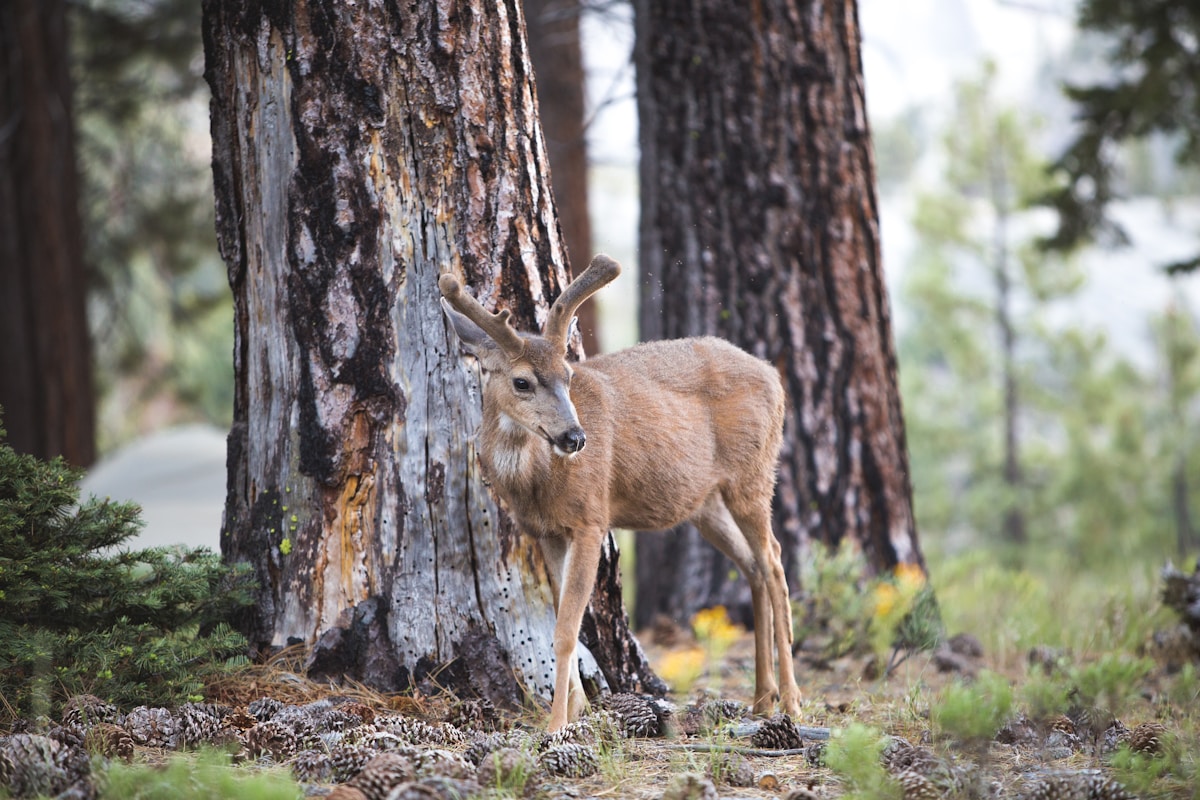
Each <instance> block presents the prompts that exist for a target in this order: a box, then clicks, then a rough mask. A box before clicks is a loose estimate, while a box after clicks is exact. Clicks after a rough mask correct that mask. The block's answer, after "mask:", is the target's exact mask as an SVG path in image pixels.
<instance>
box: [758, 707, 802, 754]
mask: <svg viewBox="0 0 1200 800" xmlns="http://www.w3.org/2000/svg"><path fill="white" fill-rule="evenodd" d="M750 741H751V743H753V744H754V746H755V747H761V748H763V749H766V750H797V749H799V748H801V747H803V746H804V743H803V741H802V740H801V739H800V731H799V730H798V729H797V728H796V723H794V722H792V718H791V717H789V716H788V715H787V714H776V715H775V716H773V717H771V718H770V719H769V720H767V721H766V722H764V723H763V724H762V727H760V728H759V729H758V731H757V732H756V733H755V734H754V735H753V736H751V737H750Z"/></svg>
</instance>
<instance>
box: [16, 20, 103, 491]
mask: <svg viewBox="0 0 1200 800" xmlns="http://www.w3.org/2000/svg"><path fill="white" fill-rule="evenodd" d="M78 195H79V189H78V177H77V175H76V172H75V134H74V129H73V120H72V114H71V80H70V57H69V49H68V39H67V24H66V4H65V3H64V2H62V0H12V2H5V3H3V4H0V406H2V407H3V409H4V416H3V425H4V427H5V428H6V429H7V430H8V442H9V444H11V445H12V447H13V448H14V449H15V450H18V451H20V452H23V453H30V454H32V455H35V456H38V457H40V458H51V457H53V456H60V455H61V456H63V457H65V458H66V460H67V461H68V462H70V463H71V464H73V465H75V466H77V467H86V466H89V465H90V464H91V463H92V462H93V461H94V460H95V457H96V444H95V442H96V431H95V411H94V405H95V402H94V393H93V388H92V367H91V364H92V361H91V358H92V353H91V345H90V339H89V336H88V327H87V311H86V305H85V297H86V292H87V272H86V270H85V268H84V263H83V243H82V238H81V229H80V224H79V206H78V202H79V199H78Z"/></svg>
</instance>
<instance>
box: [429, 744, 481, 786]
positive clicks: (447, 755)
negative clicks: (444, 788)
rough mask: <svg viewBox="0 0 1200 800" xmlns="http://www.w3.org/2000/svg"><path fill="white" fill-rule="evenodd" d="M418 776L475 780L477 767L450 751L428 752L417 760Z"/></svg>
mask: <svg viewBox="0 0 1200 800" xmlns="http://www.w3.org/2000/svg"><path fill="white" fill-rule="evenodd" d="M417 776H418V777H419V778H435V777H441V778H454V779H456V780H473V779H474V778H475V765H474V764H472V763H471V762H470V761H467V759H465V758H463V757H462V756H460V755H459V754H458V753H452V752H450V751H449V750H426V751H425V752H423V753H421V755H420V756H419V757H418V758H417Z"/></svg>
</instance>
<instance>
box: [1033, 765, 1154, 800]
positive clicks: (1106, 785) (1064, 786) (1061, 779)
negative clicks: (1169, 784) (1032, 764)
mask: <svg viewBox="0 0 1200 800" xmlns="http://www.w3.org/2000/svg"><path fill="white" fill-rule="evenodd" d="M1020 798H1021V800H1137V798H1136V797H1135V796H1134V795H1133V794H1132V793H1130V792H1129V791H1128V790H1127V789H1126V788H1125V787H1124V786H1122V785H1121V784H1119V783H1117V782H1116V781H1114V780H1112V779H1111V778H1106V777H1104V776H1103V775H1101V774H1099V773H1083V772H1050V773H1046V774H1044V775H1041V776H1039V777H1037V778H1036V779H1034V780H1033V781H1032V783H1030V784H1028V785H1027V786H1026V788H1025V791H1023V792H1022V793H1021V795H1020Z"/></svg>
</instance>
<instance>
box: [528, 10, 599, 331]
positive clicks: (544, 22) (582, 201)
mask: <svg viewBox="0 0 1200 800" xmlns="http://www.w3.org/2000/svg"><path fill="white" fill-rule="evenodd" d="M524 7H525V20H526V24H527V26H528V29H529V60H530V61H531V62H532V63H533V69H534V72H535V73H536V75H537V95H538V108H539V110H540V114H539V117H540V119H541V122H542V130H543V132H544V133H545V136H546V152H547V154H548V155H549V156H550V167H551V179H552V182H553V186H554V200H555V204H556V205H557V207H558V219H559V223H560V224H561V225H562V232H563V242H564V244H565V245H566V249H567V254H568V255H569V256H570V258H571V263H572V264H578V265H580V267H581V268H582V267H586V266H587V264H588V262H589V261H590V260H591V257H592V253H591V251H592V223H591V219H590V217H589V216H588V156H587V139H586V137H585V136H584V128H585V121H584V75H583V47H582V45H581V43H580V40H579V17H580V15H581V14H582V13H583V7H582V6H581V4H580V3H579V0H525V2H524ZM577 316H578V318H579V335H580V336H582V337H583V349H584V351H585V352H588V353H592V354H595V353H598V352H600V337H599V334H598V333H597V331H596V303H595V301H594V300H590V299H589V300H588V301H587V302H586V303H584V304H583V305H582V306H580V307H579V311H578V313H577Z"/></svg>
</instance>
